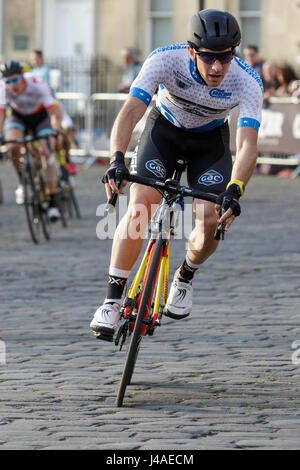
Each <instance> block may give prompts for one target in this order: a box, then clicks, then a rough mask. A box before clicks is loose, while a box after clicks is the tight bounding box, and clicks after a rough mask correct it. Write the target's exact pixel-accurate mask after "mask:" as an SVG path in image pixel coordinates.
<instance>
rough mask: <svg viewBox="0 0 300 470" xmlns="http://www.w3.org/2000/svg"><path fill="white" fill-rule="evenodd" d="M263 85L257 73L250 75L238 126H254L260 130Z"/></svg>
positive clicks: (240, 106)
mask: <svg viewBox="0 0 300 470" xmlns="http://www.w3.org/2000/svg"><path fill="white" fill-rule="evenodd" d="M263 97H264V91H263V85H262V82H261V80H260V78H259V76H258V75H257V76H256V77H254V76H253V77H249V80H248V81H247V82H246V83H245V86H244V90H243V93H242V99H241V102H240V105H239V117H238V123H237V127H238V128H239V127H253V128H254V129H255V130H256V131H258V130H259V127H260V124H261V116H262V105H263Z"/></svg>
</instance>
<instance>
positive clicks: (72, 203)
mask: <svg viewBox="0 0 300 470" xmlns="http://www.w3.org/2000/svg"><path fill="white" fill-rule="evenodd" d="M56 155H57V163H58V165H59V179H58V190H59V191H60V192H61V198H62V200H63V204H64V207H65V210H66V212H67V215H68V217H69V218H70V219H73V218H74V217H76V218H77V219H81V211H80V207H79V203H78V200H77V197H76V194H75V188H74V183H73V177H72V176H71V175H70V174H69V172H68V169H67V160H66V158H65V155H64V154H62V153H61V152H57V154H56Z"/></svg>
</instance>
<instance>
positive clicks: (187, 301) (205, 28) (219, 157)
mask: <svg viewBox="0 0 300 470" xmlns="http://www.w3.org/2000/svg"><path fill="white" fill-rule="evenodd" d="M188 34H189V35H188V44H177V45H173V46H169V47H163V48H159V49H157V50H155V51H154V52H152V54H150V56H149V57H148V58H147V60H146V61H145V63H144V65H143V67H142V69H141V71H140V73H139V75H138V77H137V78H136V79H135V81H134V82H133V84H132V86H131V89H130V93H129V95H130V96H129V98H128V99H127V101H126V102H125V104H124V106H123V108H122V110H121V111H120V113H119V115H118V116H117V119H116V121H115V123H114V126H113V129H112V135H111V153H112V155H113V156H112V159H111V163H110V167H109V169H108V170H107V172H106V174H105V181H106V192H107V196H108V198H110V197H111V194H112V190H113V191H114V192H116V193H121V192H122V191H123V186H124V184H126V181H125V182H123V185H122V186H121V187H120V189H118V188H117V187H116V184H115V173H116V170H120V171H122V172H123V175H124V178H125V180H126V175H127V171H128V170H127V169H126V166H125V164H124V154H125V152H126V149H127V146H128V143H129V140H130V136H131V133H132V131H133V129H134V127H135V125H136V123H137V122H138V121H139V120H140V119H141V117H142V116H143V114H144V113H145V111H146V108H147V106H148V105H149V103H150V102H151V98H152V95H153V94H154V92H155V91H156V89H157V87H158V99H157V103H156V107H155V108H153V110H152V111H151V112H150V114H149V117H148V120H147V123H146V126H145V129H144V131H143V134H142V136H141V139H140V142H139V144H138V147H137V150H136V157H135V158H134V159H133V161H132V169H133V170H134V171H135V172H136V173H137V174H139V175H141V176H148V177H152V178H153V177H155V178H156V179H158V178H161V179H166V178H169V177H171V176H172V172H173V170H174V164H175V161H176V157H181V158H184V159H185V160H186V161H187V178H188V183H189V185H190V186H191V187H192V188H194V189H197V190H202V191H206V192H209V193H212V194H215V195H217V196H218V200H217V204H216V205H214V204H212V203H210V202H204V201H198V200H197V201H194V209H197V205H198V204H199V203H200V204H203V206H204V221H203V220H201V217H197V213H198V212H199V213H201V211H197V210H195V228H194V230H193V231H192V233H191V235H190V238H189V243H188V250H187V253H186V257H185V259H184V260H183V263H182V265H181V266H180V267H179V268H178V270H177V271H176V273H175V275H174V279H173V283H172V286H171V289H170V293H169V297H168V301H167V305H166V313H165V314H166V315H167V316H169V317H171V318H174V319H182V318H185V317H187V316H188V315H189V314H190V312H191V308H192V279H193V276H194V274H195V273H196V271H197V270H198V269H199V268H200V266H201V265H202V263H203V262H204V261H205V260H206V259H207V258H208V257H209V256H211V255H212V253H214V251H215V250H216V248H217V246H218V242H217V241H216V240H215V239H214V232H215V228H216V225H217V223H218V222H219V223H222V222H225V223H226V228H225V230H226V231H227V230H228V229H229V227H230V225H231V224H232V222H233V221H234V219H235V217H236V216H238V215H239V214H240V206H239V199H240V197H241V196H242V195H243V193H244V191H245V186H246V184H247V182H248V180H249V179H250V177H251V175H252V173H253V170H254V167H255V164H256V159H257V134H258V129H259V126H260V119H261V108H262V102H263V87H262V83H261V80H260V78H259V76H258V75H257V74H256V73H255V72H254V71H253V69H251V68H250V67H249V66H248V65H247V64H246V63H245V62H243V61H242V60H240V59H239V58H237V57H235V56H234V51H235V48H236V47H237V46H238V45H239V44H240V41H241V33H240V28H239V25H238V23H237V21H236V19H235V18H234V17H233V16H232V15H231V14H229V13H227V12H224V11H221V10H214V9H208V10H203V11H200V12H198V13H197V14H195V15H194V16H193V17H192V18H191V21H190V24H189V33H188ZM236 106H239V121H238V130H237V153H236V160H235V163H234V165H233V166H232V158H231V153H230V149H229V128H228V122H227V119H228V115H229V112H230V110H231V109H232V108H234V107H236ZM130 196H131V197H130V203H129V207H128V211H127V214H126V215H125V217H124V218H123V219H122V221H121V222H120V224H119V226H118V228H117V230H116V233H115V238H114V242H113V248H112V255H111V263H110V267H109V278H108V279H109V281H108V290H107V296H106V299H105V301H104V305H102V306H101V307H99V308H98V309H97V311H96V313H95V315H94V318H93V320H92V322H91V325H90V326H91V328H92V330H93V331H94V332H96V333H97V337H99V338H100V339H101V338H102V339H104V340H107V341H112V339H113V334H114V331H115V330H116V328H117V324H118V321H119V319H120V305H121V296H122V293H123V289H124V285H125V283H126V280H127V278H128V276H129V273H130V270H131V268H132V266H133V264H134V263H135V261H136V259H137V258H138V255H139V253H140V249H141V247H142V244H143V238H142V236H141V238H140V239H138V240H134V239H131V238H130V233H132V232H131V230H130V229H131V227H133V226H134V224H136V221H137V218H138V216H139V213H138V212H137V209H136V208H137V205H139V204H143V205H144V206H145V207H146V208H147V212H148V217H150V216H151V205H155V204H158V203H159V201H160V199H161V195H160V194H159V193H158V191H157V190H156V189H153V188H149V187H146V186H141V185H137V184H133V185H132V186H131V190H130ZM225 197H226V198H227V200H228V201H229V202H228V206H227V207H228V209H227V211H226V213H225V214H224V215H223V216H222V217H220V216H219V211H220V206H221V204H222V202H223V199H224V198H225ZM140 223H141V222H140ZM141 224H142V223H141ZM145 228H146V227H141V232H140V233H141V234H143V233H144V231H145ZM125 234H126V235H127V236H125Z"/></svg>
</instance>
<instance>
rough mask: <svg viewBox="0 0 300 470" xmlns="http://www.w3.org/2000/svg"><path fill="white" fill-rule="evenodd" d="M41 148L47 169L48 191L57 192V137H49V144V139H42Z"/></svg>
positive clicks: (43, 161)
mask: <svg viewBox="0 0 300 470" xmlns="http://www.w3.org/2000/svg"><path fill="white" fill-rule="evenodd" d="M40 150H41V154H42V156H43V157H44V158H42V164H43V168H44V171H45V180H46V193H47V194H49V195H51V194H56V188H57V167H56V155H55V139H53V138H51V137H50V138H49V146H48V144H47V141H46V140H44V139H42V140H40Z"/></svg>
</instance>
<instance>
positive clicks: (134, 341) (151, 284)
mask: <svg viewBox="0 0 300 470" xmlns="http://www.w3.org/2000/svg"><path fill="white" fill-rule="evenodd" d="M162 245H163V239H162V238H161V236H160V237H159V238H158V239H157V240H156V242H155V246H154V249H153V255H152V258H151V261H150V266H149V269H148V274H147V279H146V282H145V285H144V289H143V290H142V291H141V301H140V303H139V308H138V312H137V317H136V320H135V326H134V330H133V333H132V336H131V341H130V344H129V347H128V352H127V357H126V361H125V365H124V370H123V374H122V377H121V381H120V385H119V390H118V395H117V399H116V405H117V406H118V407H121V406H122V405H123V399H124V395H125V391H126V387H127V385H129V384H130V382H131V378H132V374H133V371H134V367H135V364H136V360H137V356H138V352H139V349H140V345H141V341H142V338H143V334H142V331H141V329H142V325H143V320H144V318H145V316H148V313H149V310H150V309H151V306H152V298H153V294H154V291H155V285H156V279H157V274H158V268H159V264H160V259H161V255H162Z"/></svg>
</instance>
